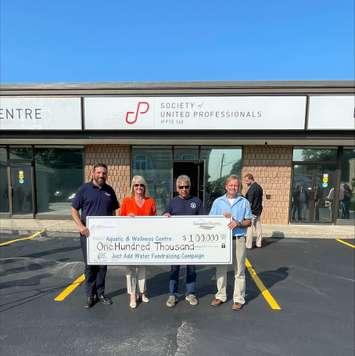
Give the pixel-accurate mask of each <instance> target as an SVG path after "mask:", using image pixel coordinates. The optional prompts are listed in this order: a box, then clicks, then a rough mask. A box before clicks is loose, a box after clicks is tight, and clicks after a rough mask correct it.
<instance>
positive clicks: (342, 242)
mask: <svg viewBox="0 0 355 356" xmlns="http://www.w3.org/2000/svg"><path fill="white" fill-rule="evenodd" d="M336 241H338V242H340V243H341V244H344V245H346V246H349V247H352V248H355V245H353V244H351V243H350V242H346V241H343V240H341V239H336Z"/></svg>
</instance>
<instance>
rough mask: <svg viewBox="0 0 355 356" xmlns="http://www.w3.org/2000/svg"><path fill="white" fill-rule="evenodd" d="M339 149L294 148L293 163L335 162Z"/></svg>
mask: <svg viewBox="0 0 355 356" xmlns="http://www.w3.org/2000/svg"><path fill="white" fill-rule="evenodd" d="M336 158H337V148H323V147H321V148H314V147H311V148H307V147H304V148H294V150H293V161H296V162H300V161H335V160H336Z"/></svg>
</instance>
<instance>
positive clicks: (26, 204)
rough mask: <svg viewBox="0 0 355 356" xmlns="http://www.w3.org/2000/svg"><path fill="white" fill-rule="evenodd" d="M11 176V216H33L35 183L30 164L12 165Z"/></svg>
mask: <svg viewBox="0 0 355 356" xmlns="http://www.w3.org/2000/svg"><path fill="white" fill-rule="evenodd" d="M10 176H11V203H12V204H11V214H12V215H28V214H31V215H32V216H33V184H32V183H33V181H32V166H31V164H30V163H12V164H11V166H10Z"/></svg>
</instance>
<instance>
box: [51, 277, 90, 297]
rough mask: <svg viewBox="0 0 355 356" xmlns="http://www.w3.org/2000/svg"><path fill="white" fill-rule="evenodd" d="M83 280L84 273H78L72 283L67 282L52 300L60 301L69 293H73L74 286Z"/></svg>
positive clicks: (77, 285)
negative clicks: (66, 285) (65, 286)
mask: <svg viewBox="0 0 355 356" xmlns="http://www.w3.org/2000/svg"><path fill="white" fill-rule="evenodd" d="M84 281H85V275H84V274H82V275H80V276H79V277H78V278H77V279H76V280H75V281H74V282H73V283H71V284H69V285H68V287H67V288H65V289H64V290H63V291H62V292H60V293H59V294H58V295H57V296H56V297H55V298H54V300H55V301H56V302H62V301H63V300H64V299H65V298H66V297H67V296H68V295H69V294H71V293H73V292H74V291H75V289H76V288H78V287H79V286H80V284H81V283H83V282H84Z"/></svg>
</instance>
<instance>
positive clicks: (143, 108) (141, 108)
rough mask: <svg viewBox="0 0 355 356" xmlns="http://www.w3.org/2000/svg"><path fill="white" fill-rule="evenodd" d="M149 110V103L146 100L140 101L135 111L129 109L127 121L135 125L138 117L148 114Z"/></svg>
mask: <svg viewBox="0 0 355 356" xmlns="http://www.w3.org/2000/svg"><path fill="white" fill-rule="evenodd" d="M148 110H149V104H148V103H147V102H146V101H139V102H138V103H137V107H136V110H135V111H127V112H126V118H125V121H126V122H127V124H129V125H133V124H134V123H135V122H136V121H137V120H138V118H140V117H141V116H142V115H144V114H146V113H147V112H148Z"/></svg>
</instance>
